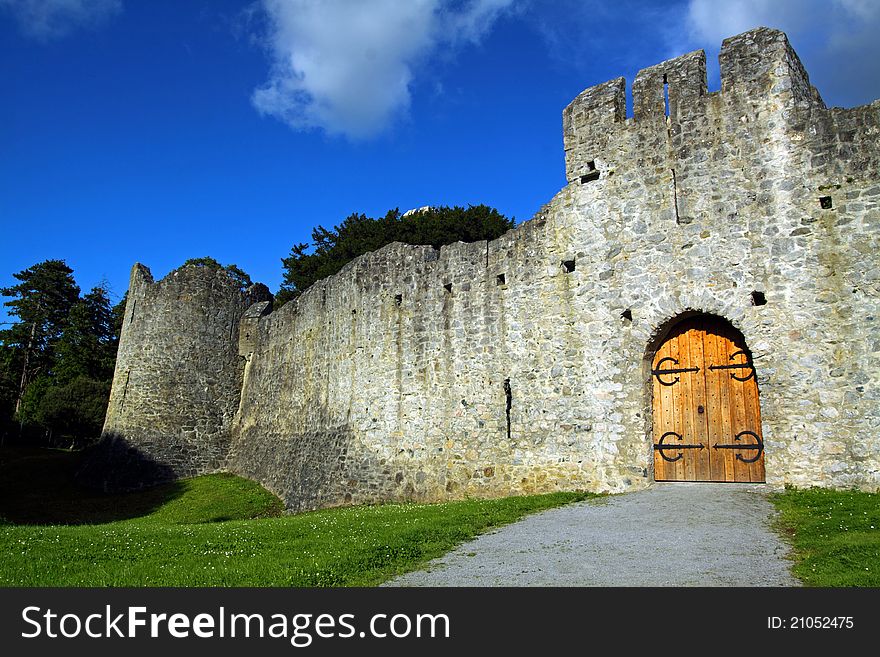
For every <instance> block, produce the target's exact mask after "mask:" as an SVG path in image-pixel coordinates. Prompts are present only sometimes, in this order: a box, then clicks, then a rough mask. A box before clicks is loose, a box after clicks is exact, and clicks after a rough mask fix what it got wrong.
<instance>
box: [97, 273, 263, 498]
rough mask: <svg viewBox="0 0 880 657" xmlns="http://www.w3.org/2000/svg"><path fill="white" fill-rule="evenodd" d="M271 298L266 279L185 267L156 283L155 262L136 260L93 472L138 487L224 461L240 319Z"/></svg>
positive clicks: (238, 362)
mask: <svg viewBox="0 0 880 657" xmlns="http://www.w3.org/2000/svg"><path fill="white" fill-rule="evenodd" d="M267 298H268V299H271V294H270V293H269V290H268V289H267V288H266V287H265V286H264V285H254V286H251V287H250V288H248V289H247V290H245V291H243V290H241V289H240V287H239V285H238V284H237V283H236V282H235V281H234V280H233V279H232V278H230V277H229V276H228V275H227V274H226V272H225V271H224V270H222V269H220V270H217V269H213V268H210V267H203V266H197V265H188V266H185V267H182V268H180V269H178V270H176V271H173V272H171V273H170V274H168V276H166V277H165V278H164V279H162V280H161V281H159V282H158V283H154V282H153V277H152V275H151V274H150V271H149V269H147V268H146V267H144V266H143V265H140V264H136V265H135V266H134V267H133V268H132V271H131V281H130V284H129V289H128V301H127V303H126V308H125V318H124V321H123V325H122V335H121V339H120V345H119V352H118V354H117V357H116V371H115V373H114V376H113V388H112V391H111V394H110V404H109V406H108V409H107V417H106V419H105V422H104V439H103V441H102V443H103V444H102V445H101V446H99V449H98V451H97V454H96V455H94V456H93V457H92V459H91V460H92V463H90V464H89V465H88V466H87V470H88V471H89V476H88V479H91V480H95V479H100V480H101V483H103V485H104V487H105V488H114V489H119V488H134V487H137V486H140V485H143V484H145V483H154V482H156V481H158V480H162V479H169V478H173V477H183V476H190V475H195V474H203V473H206V472H213V471H216V470H219V469H222V468H224V466H225V463H226V457H227V454H228V452H229V444H230V428H231V423H232V420H233V418H234V416H235V413H236V411H237V410H238V403H239V397H240V392H241V383H242V375H243V369H244V361H243V360H242V359H241V358H240V357H239V355H238V349H237V346H238V345H237V341H238V339H239V321H240V319H241V317H242V315H243V314H244V313H245V310H246V309H247V308H248V307H249V306H251V305H252V304H253V303H254V301H258V300H262V299H267ZM265 305H267V304H266V303H264V304H262V306H261V305H260V304H257V306H255V308H259V307H264V306H265ZM95 463H99V464H100V467H99V466H96V465H95ZM98 470H103V472H102V473H99V472H98Z"/></svg>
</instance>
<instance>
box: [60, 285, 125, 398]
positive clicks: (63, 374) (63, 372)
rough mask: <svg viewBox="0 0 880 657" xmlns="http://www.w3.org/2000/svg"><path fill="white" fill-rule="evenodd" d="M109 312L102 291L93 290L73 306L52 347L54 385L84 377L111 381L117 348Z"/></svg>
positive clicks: (100, 288)
mask: <svg viewBox="0 0 880 657" xmlns="http://www.w3.org/2000/svg"><path fill="white" fill-rule="evenodd" d="M116 336H117V331H116V328H115V326H114V315H113V308H112V307H111V305H110V297H109V294H108V292H107V289H106V287H104V286H97V287H94V288H92V290H91V292H89V293H88V294H86V295H85V296H83V297H82V298H81V299H79V301H77V302H76V303H75V304H73V307H72V308H71V309H70V314H69V315H68V317H67V321H66V322H65V324H64V329H63V330H62V332H61V337H60V338H59V340H58V346H57V347H56V350H55V351H56V362H55V366H54V368H53V374H54V375H55V376H54V383H55V384H56V385H66V384H68V383H70V382H71V381H73V380H74V379H77V378H80V377H85V378H88V379H92V380H95V381H105V380H110V379H112V378H113V366H114V364H115V362H116V347H117V346H118V338H117V337H116Z"/></svg>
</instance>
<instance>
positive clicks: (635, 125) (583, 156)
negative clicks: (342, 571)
mask: <svg viewBox="0 0 880 657" xmlns="http://www.w3.org/2000/svg"><path fill="white" fill-rule="evenodd" d="M720 65H721V90H720V91H718V92H712V93H709V92H708V90H707V83H706V69H705V54H704V53H703V52H702V51H698V52H692V53H689V54H687V55H684V56H681V57H678V58H676V59H672V60H669V61H666V62H663V63H661V64H658V65H656V66H652V67H650V68H647V69H644V70H642V71H640V72H639V74H638V75H637V76H636V78H635V81H634V83H633V85H632V96H633V113H634V116H633V117H632V118H627V116H626V95H625V94H626V85H625V81H624V79H623V78H618V79H616V80H611V81H610V82H606V83H604V84H600V85H597V86H594V87H591V88H589V89H587V90H586V91H584V92H583V93H581V94H580V95H579V96H578V97H577V98H575V100H574V101H573V102H572V103H571V104H570V105H569V106H568V107H567V108H565V110H564V112H563V131H564V144H565V169H566V176H567V181H568V182H567V185H566V186H565V188H564V189H562V190H561V191H560V192H559V193H558V194H556V196H555V197H554V198H553V199H552V200H551V201H550V202H549V203H548V204H547V205H546V206H544V207H543V208H542V209H541V210H540V211H539V212H538V213H537V214H536V215H535V216H534V217H533V218H532V219H531V220H529V221H526V222H524V223H522V224H521V225H520V226H518V227H517V228H516V229H514V230H511V231H510V232H508V233H507V234H505V235H504V236H502V237H500V238H499V239H496V240H493V241H491V242H488V243H487V242H478V243H472V244H464V243H458V244H453V245H450V246H447V247H444V248H442V249H440V250H439V251H438V250H435V249H433V248H431V247H430V246H408V245H404V244H398V243H395V244H390V245H388V246H386V247H384V248H382V249H380V250H378V251H376V252H374V253H368V254H366V255H363V256H361V257H359V258H357V259H356V260H354V261H353V262H351V263H349V264H348V265H346V267H345V268H344V269H343V270H342V271H341V272H339V273H338V274H336V275H334V276H331V277H330V278H327V279H325V280H323V281H320V282H319V283H316V284H315V285H313V286H312V287H311V288H309V289H308V290H307V291H306V292H305V293H304V294H302V296H300V297H299V298H298V299H296V300H295V301H292V302H290V303H288V304H286V305H284V306H283V307H281V308H280V309H278V310H277V311H275V312H273V311H272V305H271V295H270V294H269V292H268V290H267V289H266V288H265V287H264V286H261V285H255V286H252V287H251V288H249V289H247V290H242V289H241V288H240V287H239V286H238V285H237V284H236V283H235V282H234V281H233V280H232V279H230V278H229V277H228V276H227V275H226V274H225V272H224V271H222V270H220V271H216V270H211V269H208V268H205V267H196V266H188V267H183V268H181V269H179V270H177V271H174V272H172V273H170V274H169V275H168V276H166V277H165V278H164V279H162V280H160V281H158V282H154V281H153V279H152V277H151V275H150V272H149V270H148V269H147V268H145V267H143V266H142V265H139V264H138V265H135V266H134V269H133V270H132V274H131V285H130V288H129V293H128V304H127V307H126V313H125V320H124V325H123V329H122V338H121V343H120V347H119V355H118V361H117V365H116V373H115V376H114V380H113V389H112V394H111V399H110V405H109V408H108V411H107V418H106V424H105V427H104V432H105V439H104V441H103V444H102V449H101V450H99V455H98V456H96V457H94V462H93V464H92V469H93V470H95V467H97V470H96V471H98V472H99V473H100V477H101V478H102V480H103V482H104V484H105V485H106V486H131V485H136V483H134V482H140V483H146V482H152V481H157V480H160V479H167V478H173V477H182V476H189V475H196V474H201V473H207V472H214V471H219V470H227V471H231V472H234V473H237V474H240V475H243V476H245V477H249V478H251V479H255V480H257V481H259V482H261V483H262V484H263V485H265V486H266V487H267V488H269V489H270V490H272V491H274V492H275V493H277V494H278V495H279V496H281V497H282V498H283V499H284V500H285V502H286V504H287V506H288V508H289V509H291V510H294V511H300V510H307V509H315V508H320V507H326V506H332V505H341V504H358V503H368V502H377V501H386V500H418V501H439V500H446V499H455V498H463V497H469V496H472V497H489V496H502V495H510V494H520V493H534V492H548V491H555V490H574V489H586V490H593V491H614V492H620V491H625V490H630V489H637V488H642V487H645V486H648V485H650V484H651V483H652V482H653V481H654V480H655V478H660V477H659V476H657V472H658V470H657V468H658V467H659V466H658V465H657V464H660V465H661V466H663V467H668V468H670V469H671V468H674V467H678V466H681V467H683V468H684V469H683V470H681V471H680V474H681V475H682V476H681V477H671V478H685V479H688V478H691V479H693V478H697V479H700V478H706V477H701V476H699V475H698V476H696V477H692V476H689V473H690V472H692V471H690V470H688V467H690V466H683V465H682V464H685V463H687V460H686V459H683V458H682V457H685V456H687V457H688V458H690V457H691V455H695V456H694V458H697V457H698V456H699V457H700V458H703V457H705V458H708V457H709V456H712V457H713V458H714V457H715V456H717V455H718V454H722V453H724V455H725V456H727V457H728V461H726V462H725V463H727V465H726V466H724V465H723V464H721V465H718V467H721V468H722V470H721V471H722V472H723V468H724V467H727V468H728V469H729V470H730V472H731V473H732V472H733V470H732V469H731V468H733V467H734V466H735V467H737V468H739V467H740V466H741V465H742V464H743V463H746V462H749V463H751V462H753V461H754V459H756V458H757V455H760V457H761V459H762V461H761V464H762V466H763V467H764V468H765V470H764V469H762V470H761V472H760V474H758V475H756V474H754V472H752V474H751V475H749V474H748V473H746V474H744V475H742V476H744V477H745V479H739V477H740V475H738V474H737V475H736V478H737V480H745V481H748V480H749V477H750V476H751V477H752V479H751V480H753V481H759V480H761V479H762V478H764V476H765V475H764V472H766V481H767V482H768V483H769V484H773V485H782V484H793V485H796V486H810V485H820V486H830V487H859V488H862V489H867V490H876V489H878V487H880V405H878V401H880V360H878V359H880V329H878V321H877V314H878V304H877V299H878V292H880V289H878V285H880V262H878V258H877V256H876V254H877V252H878V246H880V245H878V238H880V175H878V172H880V145H878V144H880V101H875V102H873V103H871V104H870V105H865V106H862V107H857V108H853V109H839V108H831V109H829V108H826V107H825V105H824V103H823V101H822V99H821V97H820V95H819V93H818V92H817V91H816V89H815V88H814V87H812V86H811V85H810V82H809V79H808V77H807V73H806V71H805V70H804V68H803V66H802V65H801V62H800V60H799V59H798V57H797V55H796V54H795V52H794V51H793V50H792V48H791V47H790V46H789V43H788V41H787V39H786V36H785V35H784V34H783V33H781V32H779V31H776V30H771V29H767V28H759V29H755V30H752V31H750V32H747V33H745V34H741V35H739V36H736V37H733V38H730V39H727V40H725V41H724V43H723V46H722V49H721V53H720ZM695 318H696V319H700V318H706V319H707V321H708V320H711V322H714V323H715V324H713V325H718V326H721V325H723V326H724V327H726V328H725V329H724V330H725V331H727V334H729V335H730V336H734V337H731V338H730V340H731V342H730V344H734V343H736V344H739V345H740V346H741V347H742V348H741V349H740V351H738V352H736V353H735V354H729V353H723V354H722V353H720V351H719V353H718V354H716V355H715V356H713V357H715V358H716V362H715V364H710V362H709V360H710V352H711V349H710V348H709V347H708V346H706V351H705V353H704V352H702V351H701V352H700V354H701V357H705V362H704V363H703V365H702V367H703V369H702V370H700V366H697V365H695V366H692V367H685V366H684V365H685V364H686V363H685V361H686V360H687V357H686V355H685V354H684V353H683V352H682V353H679V352H664V353H671V354H673V355H672V356H668V357H666V358H664V359H660V360H663V361H668V362H666V364H665V365H663V364H658V359H657V358H656V356H657V354H658V353H660V352H659V349H661V347H663V345H664V344H667V343H668V340H669V339H670V338H669V336H670V335H673V334H674V333H675V331H676V330H677V328H676V327H680V326H681V324H680V322H681V321H682V320H685V321H689V320H690V321H692V320H694V319H695ZM711 322H710V323H711ZM708 333H711V331H709V332H708ZM678 335H680V336H683V335H685V334H684V333H683V332H682V331H679V333H678ZM682 339H683V338H682ZM707 340H708V338H707ZM719 340H720V339H719ZM676 344H678V343H674V344H673V347H675V345H676ZM682 344H683V343H682ZM699 344H700V345H702V344H704V343H702V342H700V343H699ZM709 344H710V343H709V342H708V341H707V342H705V345H709ZM712 344H715V343H714V342H713V343H712ZM717 344H721V342H720V341H719V342H718V343H717ZM676 348H678V347H676ZM700 349H702V347H700ZM718 349H719V350H720V349H721V347H718ZM675 354H678V355H677V356H675ZM736 354H739V355H736ZM673 361H674V362H673ZM701 362H702V361H701ZM730 363H733V364H730ZM673 365H678V367H677V368H676V367H672V366H673ZM664 368H666V369H664ZM736 368H739V370H737V369H736ZM710 370H711V372H710ZM700 371H705V376H704V375H703V374H700V373H699V372H700ZM728 372H729V374H728ZM710 374H711V376H718V377H728V378H725V379H724V381H728V379H729V381H728V382H731V381H734V380H735V381H744V380H748V379H751V381H752V384H751V385H753V386H754V385H755V382H756V383H757V388H756V389H755V395H758V397H759V400H760V402H759V403H760V409H759V410H760V414H759V415H755V413H756V412H757V411H758V409H757V407H755V404H756V402H754V401H753V402H751V403H752V407H750V408H751V410H750V411H748V413H752V416H754V417H755V418H757V419H756V420H755V422H756V424H752V425H749V426H750V427H751V429H749V430H748V431H745V430H743V431H738V432H737V425H736V422H737V420H736V418H738V417H741V416H742V413H741V412H740V411H739V410H737V408H735V406H736V404H735V403H734V402H735V398H736V394H739V393H735V392H731V391H733V388H730V389H729V391H728V388H724V389H719V390H721V392H718V393H717V394H716V393H713V392H711V389H712V385H714V384H712V383H711V382H710ZM694 376H699V377H704V378H701V379H700V380H699V386H702V387H699V388H691V390H698V391H699V394H702V395H704V396H705V399H707V400H708V401H706V402H705V406H704V402H702V401H700V400H702V399H703V398H704V397H700V398H699V399H697V397H694V396H693V395H694V394H697V393H693V392H692V393H687V392H683V393H681V394H680V395H679V396H678V397H674V399H675V400H676V401H675V404H677V406H674V407H673V406H671V404H672V401H668V402H667V403H668V404H669V405H670V406H669V408H673V409H678V410H674V412H675V413H684V415H682V416H681V417H683V418H684V419H682V420H680V422H679V420H675V419H672V420H668V422H671V424H667V425H666V428H670V427H672V428H673V429H674V430H670V431H666V432H664V435H663V436H662V439H660V438H661V437H660V435H659V433H660V430H662V429H663V427H662V426H661V424H662V422H667V420H666V419H662V418H660V417H659V411H658V410H657V409H658V408H661V407H662V403H660V402H658V394H660V395H662V394H669V395H673V394H678V393H675V392H674V391H675V390H676V388H675V387H674V386H673V384H674V383H675V382H676V381H682V382H686V381H690V380H693V381H696V380H697V379H687V377H694ZM713 380H714V379H713ZM717 380H718V381H721V380H722V379H720V378H719V379H717ZM658 382H659V383H660V384H662V385H658ZM694 385H697V384H696V383H695V384H694ZM731 385H733V384H732V383H731ZM737 385H738V384H737ZM666 386H670V387H669V388H668V389H667V388H666ZM658 390H659V391H660V392H659V393H658V392H657V391H658ZM667 390H669V391H671V392H669V393H667ZM682 390H684V388H682ZM689 395H690V396H689ZM669 399H670V400H671V399H673V397H669ZM698 401H699V403H697V402H698ZM658 404H660V405H659V406H658ZM688 404H691V406H692V407H693V409H691V410H693V412H691V410H688V409H689V408H690V406H688ZM706 408H708V409H709V411H708V414H705V410H706ZM682 409H684V410H682ZM694 409H695V410H694ZM688 413H690V414H688ZM738 413H739V415H738ZM748 413H746V415H748ZM713 414H715V415H714V417H715V418H716V419H717V423H718V427H720V428H719V429H718V431H720V432H722V433H723V432H725V431H727V432H728V433H730V434H731V435H730V436H729V437H728V438H724V437H723V436H720V437H719V436H716V437H715V438H714V439H713V438H712V437H711V436H708V437H706V436H707V434H706V431H707V429H706V426H709V427H710V429H709V430H708V431H710V432H711V431H712V429H711V426H712V421H713V419H712V417H711V416H712V415H713ZM675 417H679V416H678V415H676V416H675ZM704 417H708V418H709V419H708V420H707V422H708V423H709V424H708V425H706V424H699V423H701V422H703V418H704ZM694 418H696V420H694ZM731 418H732V419H731ZM676 422H678V424H676ZM693 422H697V423H698V424H699V431H702V432H703V433H702V434H701V435H703V437H702V438H700V439H699V443H698V444H697V442H695V441H696V440H697V439H696V438H695V439H693V440H692V439H691V437H690V436H689V435H686V434H688V432H689V431H697V429H694V426H696V425H694V424H693ZM689 423H690V424H689ZM741 426H745V425H741ZM658 427H661V428H660V430H658ZM734 432H737V435H736V436H735V437H734V436H733V435H732V434H733V433H734ZM741 438H742V440H740V439H741ZM658 439H659V442H658ZM664 440H665V441H666V443H665V444H662V443H663V441H664ZM670 441H671V443H672V444H673V445H675V444H677V445H680V447H678V448H672V447H668V445H669V444H670ZM689 441H690V442H691V443H693V444H689ZM735 441H739V442H735ZM713 443H714V446H715V448H716V449H715V451H713V449H711V448H710V447H711V446H712V444H713ZM722 443H724V444H722ZM704 447H706V448H707V449H703V448H704ZM721 448H727V450H726V451H725V450H724V449H721ZM756 452H757V455H756ZM734 457H735V458H734ZM680 459H681V460H680ZM674 463H678V466H674V465H668V464H674ZM717 463H721V462H716V464H717ZM696 467H697V470H696V471H697V472H699V465H697V466H696ZM712 467H713V468H714V467H715V466H714V465H713V466H712ZM670 471H671V470H670ZM664 472H665V471H664ZM713 472H714V470H713ZM737 472H738V471H737ZM734 474H735V473H734ZM707 476H708V477H709V478H716V479H717V475H711V476H709V475H707ZM731 476H733V475H731ZM133 477H134V479H132V478H133ZM663 478H669V477H668V476H667V475H666V474H664V475H663Z"/></svg>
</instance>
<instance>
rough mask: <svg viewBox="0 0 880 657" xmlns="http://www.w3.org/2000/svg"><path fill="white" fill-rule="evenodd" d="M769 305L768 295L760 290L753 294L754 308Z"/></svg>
mask: <svg viewBox="0 0 880 657" xmlns="http://www.w3.org/2000/svg"><path fill="white" fill-rule="evenodd" d="M766 304H767V295H766V294H764V293H763V292H760V291H759V290H755V291H754V292H752V305H753V306H764V305H766Z"/></svg>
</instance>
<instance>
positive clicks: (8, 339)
mask: <svg viewBox="0 0 880 657" xmlns="http://www.w3.org/2000/svg"><path fill="white" fill-rule="evenodd" d="M13 276H14V277H15V278H16V279H18V280H19V281H20V283H18V284H17V285H13V286H11V287H7V288H3V289H0V294H2V295H3V296H7V297H12V300H11V301H7V302H5V304H4V305H6V306H7V307H9V308H10V311H9V314H10V315H11V316H13V317H17V318H18V319H19V321H18V322H17V323H15V324H13V325H12V327H11V328H9V329H6V330H3V331H0V342H2V343H3V345H5V346H6V347H12V348H15V349H17V350H19V351H20V354H21V356H20V358H19V361H20V362H19V363H18V364H17V365H18V366H19V367H20V368H21V369H20V377H19V381H18V391H17V393H16V400H15V412H16V413H18V411H19V409H20V408H21V403H22V399H23V397H24V394H25V390H26V389H27V387H28V384H29V383H30V381H31V380H33V379H34V378H35V377H36V376H37V375H38V374H39V373H46V372H47V371H48V369H49V367H50V366H51V364H52V362H53V360H54V353H53V352H54V347H55V344H56V343H57V341H58V339H59V338H60V336H61V332H62V329H63V326H64V323H65V320H66V319H67V316H68V314H69V312H70V310H71V308H72V306H73V304H74V303H76V301H77V299H78V298H79V287H77V285H76V282H75V281H74V279H73V270H72V269H71V268H70V267H68V266H67V264H66V263H65V262H64V261H63V260H45V261H44V262H41V263H38V264H36V265H33V266H32V267H28V268H27V269H25V270H23V271H20V272H18V273H17V274H13Z"/></svg>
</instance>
